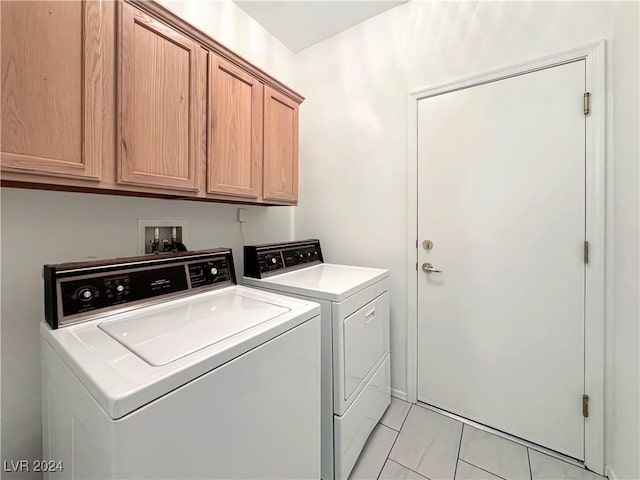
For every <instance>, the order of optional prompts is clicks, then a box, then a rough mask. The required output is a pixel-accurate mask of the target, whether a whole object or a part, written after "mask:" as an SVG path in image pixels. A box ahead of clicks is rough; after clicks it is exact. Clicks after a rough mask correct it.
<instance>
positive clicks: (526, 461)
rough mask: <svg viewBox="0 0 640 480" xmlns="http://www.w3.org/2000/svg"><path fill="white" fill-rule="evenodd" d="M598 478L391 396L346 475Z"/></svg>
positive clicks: (436, 479) (356, 478)
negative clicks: (385, 408)
mask: <svg viewBox="0 0 640 480" xmlns="http://www.w3.org/2000/svg"><path fill="white" fill-rule="evenodd" d="M372 479H386V480H391V479H412V480H425V479H428V480H441V479H448V480H454V479H456V480H484V479H490V480H500V479H504V480H521V479H529V480H565V479H567V480H603V479H604V477H601V476H599V475H596V474H595V473H592V472H590V471H588V470H586V469H584V468H580V467H577V466H575V465H572V464H570V463H566V462H563V461H562V460H559V459H557V458H555V457H551V456H549V455H545V454H543V453H540V452H538V451H535V450H531V449H529V448H527V447H525V446H523V445H520V444H518V443H514V442H511V441H509V440H506V439H504V438H502V437H498V436H496V435H492V434H491V433H487V432H485V431H483V430H479V429H477V428H474V427H472V426H470V425H465V424H463V423H461V422H459V421H457V420H454V419H452V418H449V417H446V416H444V415H440V414H439V413H436V412H434V411H431V410H428V409H426V408H424V407H421V406H420V405H411V404H410V403H407V402H404V401H402V400H399V399H397V398H392V399H391V405H390V406H389V408H388V409H387V411H386V412H385V414H384V416H383V417H382V419H381V420H380V423H378V425H377V426H376V428H375V429H374V430H373V432H372V433H371V436H370V437H369V440H368V441H367V443H366V445H365V446H364V449H363V450H362V453H361V454H360V458H359V459H358V462H357V463H356V465H355V467H354V468H353V471H352V472H351V475H350V476H349V480H372Z"/></svg>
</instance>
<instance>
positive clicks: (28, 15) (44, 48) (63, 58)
mask: <svg viewBox="0 0 640 480" xmlns="http://www.w3.org/2000/svg"><path fill="white" fill-rule="evenodd" d="M106 11H107V9H103V8H101V5H100V2H94V1H89V0H87V1H73V2H71V1H48V2H24V1H16V2H13V1H0V17H1V31H2V33H1V37H2V38H1V43H0V44H1V51H0V57H2V62H1V63H2V132H1V135H0V137H1V138H2V140H1V147H0V148H1V152H2V153H1V155H0V159H1V164H2V170H3V171H12V172H22V173H33V174H40V175H47V176H59V177H69V178H79V179H85V180H93V181H98V180H100V175H101V165H102V153H101V152H102V131H103V127H102V122H103V113H104V112H103V58H104V54H105V52H104V51H103V47H104V43H103V41H102V38H103V35H104V29H106V28H111V29H113V24H110V23H109V22H113V17H111V18H106V13H105V12H106Z"/></svg>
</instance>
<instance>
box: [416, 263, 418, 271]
mask: <svg viewBox="0 0 640 480" xmlns="http://www.w3.org/2000/svg"><path fill="white" fill-rule="evenodd" d="M417 271H418V262H416V272H417Z"/></svg>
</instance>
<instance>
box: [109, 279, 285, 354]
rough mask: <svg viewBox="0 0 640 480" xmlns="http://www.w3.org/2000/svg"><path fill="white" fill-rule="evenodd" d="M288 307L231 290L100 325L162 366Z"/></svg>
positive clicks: (280, 312) (279, 313) (131, 349)
mask: <svg viewBox="0 0 640 480" xmlns="http://www.w3.org/2000/svg"><path fill="white" fill-rule="evenodd" d="M289 311H290V309H289V308H286V307H283V306H279V305H274V304H271V303H268V302H265V301H262V300H258V299H255V298H251V297H248V296H244V295H239V294H237V293H233V292H229V293H225V294H221V295H215V296H204V297H201V298H197V299H193V300H192V301H190V302H181V303H177V304H175V305H167V306H166V307H165V308H162V309H153V310H152V311H148V312H140V313H139V314H135V315H132V316H127V317H125V318H122V319H114V320H107V321H104V322H101V323H100V324H98V328H100V329H101V330H102V331H104V332H105V333H107V334H108V335H110V336H111V337H112V338H114V339H115V340H117V341H118V342H119V343H121V344H122V345H123V346H124V347H126V348H127V349H129V350H130V351H132V352H133V353H135V354H136V355H137V356H138V357H140V358H142V359H143V360H144V361H146V362H147V363H148V364H150V365H153V366H161V365H166V364H168V363H171V362H174V361H176V360H178V359H180V358H182V357H184V356H186V355H189V354H191V353H193V352H196V351H198V350H200V349H202V348H205V347H208V346H209V345H213V344H214V343H217V342H220V341H222V340H224V339H226V338H228V337H231V336H233V335H236V334H238V333H240V332H242V331H244V330H247V329H249V328H252V327H254V326H256V325H259V324H261V323H263V322H266V321H268V320H271V319H272V318H275V317H277V316H279V315H282V314H284V313H287V312H289Z"/></svg>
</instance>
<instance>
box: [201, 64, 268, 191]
mask: <svg viewBox="0 0 640 480" xmlns="http://www.w3.org/2000/svg"><path fill="white" fill-rule="evenodd" d="M209 85H210V91H209V101H210V104H209V115H210V117H209V149H208V151H209V157H208V162H207V163H208V165H207V167H208V176H207V180H208V181H207V190H208V192H209V193H219V194H224V195H233V196H240V197H247V198H256V199H257V198H258V197H259V196H260V187H261V170H260V166H261V164H262V88H263V87H262V84H261V83H260V82H258V80H256V79H255V78H253V77H252V76H250V75H249V74H247V73H245V72H243V71H242V70H240V69H239V68H237V67H235V66H233V65H231V64H230V63H229V62H226V61H224V60H222V59H221V58H219V57H217V56H215V55H214V54H211V55H210V62H209Z"/></svg>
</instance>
